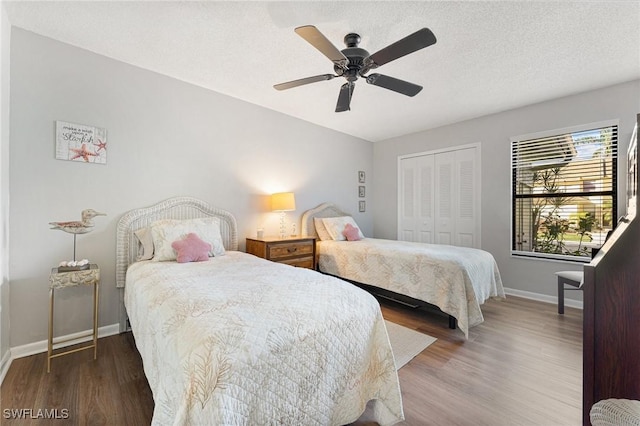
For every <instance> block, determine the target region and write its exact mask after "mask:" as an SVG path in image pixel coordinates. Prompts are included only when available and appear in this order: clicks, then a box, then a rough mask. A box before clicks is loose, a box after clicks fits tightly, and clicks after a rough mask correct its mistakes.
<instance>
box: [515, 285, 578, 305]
mask: <svg viewBox="0 0 640 426" xmlns="http://www.w3.org/2000/svg"><path fill="white" fill-rule="evenodd" d="M504 292H505V294H506V295H507V296H517V297H522V298H523V299H531V300H537V301H538V302H545V303H552V304H554V305H557V304H558V298H557V297H556V296H549V295H547V294H540V293H533V292H531V291H524V290H517V289H515V288H506V287H505V289H504ZM564 306H567V307H569V308H576V309H583V306H584V304H583V302H582V301H581V300H574V299H567V298H566V297H565V299H564Z"/></svg>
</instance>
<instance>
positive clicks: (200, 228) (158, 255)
mask: <svg viewBox="0 0 640 426" xmlns="http://www.w3.org/2000/svg"><path fill="white" fill-rule="evenodd" d="M191 232H193V233H194V234H196V235H197V236H198V237H199V238H200V239H201V240H203V241H205V242H207V243H209V244H211V251H210V252H209V256H222V255H224V253H225V251H224V245H223V243H222V235H221V233H220V219H218V218H217V217H206V218H198V219H186V220H177V219H163V220H158V221H156V222H153V223H152V224H151V236H152V238H153V247H154V255H153V260H154V261H157V262H160V261H164V260H175V259H176V257H177V253H176V251H175V250H174V249H173V247H171V244H172V243H173V242H174V241H176V240H182V239H184V238H185V237H186V236H187V234H189V233H191Z"/></svg>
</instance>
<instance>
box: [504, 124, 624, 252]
mask: <svg viewBox="0 0 640 426" xmlns="http://www.w3.org/2000/svg"><path fill="white" fill-rule="evenodd" d="M606 127H615V132H616V137H615V150H614V154H613V158H612V170H611V175H612V182H611V185H612V188H611V190H610V191H599V192H571V193H570V194H571V195H572V196H576V195H577V196H598V195H600V196H603V195H606V196H611V204H612V206H611V217H612V221H613V223H612V229H613V228H615V224H616V220H617V214H618V201H619V200H618V183H619V180H620V179H619V176H618V160H619V158H620V156H619V152H620V151H619V150H620V138H619V130H620V124H619V120H617V119H615V120H606V121H599V122H592V123H587V124H581V125H576V126H571V127H564V128H559V129H553V130H545V131H541V132H535V133H528V134H522V135H518V136H512V137H511V138H510V144H509V148H510V161H511V165H510V168H511V179H510V185H511V212H510V214H511V226H510V227H511V229H510V255H511V256H513V257H518V258H524V259H541V260H555V261H568V262H578V263H588V262H590V261H591V257H590V256H576V255H568V254H556V253H545V252H535V251H526V250H518V249H517V248H516V247H517V239H516V230H517V226H516V219H517V218H516V214H517V204H516V203H517V201H518V200H520V199H522V198H531V197H533V195H530V196H527V197H518V195H522V194H517V193H516V191H517V173H518V167H517V166H516V165H515V164H514V160H513V158H514V148H515V144H517V143H519V142H524V141H528V140H533V139H543V138H550V137H559V136H562V135H567V134H572V133H579V132H585V131H589V130H596V129H602V128H606Z"/></svg>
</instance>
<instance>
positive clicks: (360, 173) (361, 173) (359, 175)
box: [358, 171, 364, 183]
mask: <svg viewBox="0 0 640 426" xmlns="http://www.w3.org/2000/svg"><path fill="white" fill-rule="evenodd" d="M358 183H364V172H363V171H359V172H358Z"/></svg>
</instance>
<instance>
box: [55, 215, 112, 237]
mask: <svg viewBox="0 0 640 426" xmlns="http://www.w3.org/2000/svg"><path fill="white" fill-rule="evenodd" d="M96 216H106V214H104V213H100V212H97V211H95V210H93V209H87V210H82V220H74V221H71V222H49V225H51V226H52V228H51V229H60V230H61V231H64V232H68V233H70V234H86V233H87V232H91V231H92V230H93V221H92V219H93V218H94V217H96Z"/></svg>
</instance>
